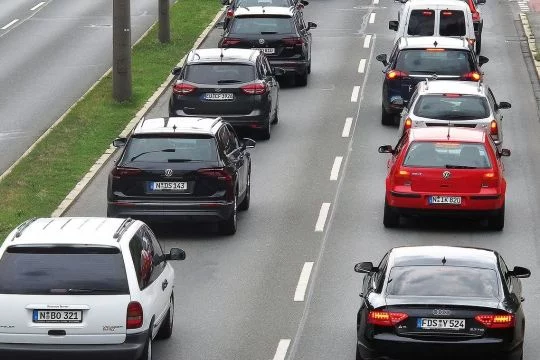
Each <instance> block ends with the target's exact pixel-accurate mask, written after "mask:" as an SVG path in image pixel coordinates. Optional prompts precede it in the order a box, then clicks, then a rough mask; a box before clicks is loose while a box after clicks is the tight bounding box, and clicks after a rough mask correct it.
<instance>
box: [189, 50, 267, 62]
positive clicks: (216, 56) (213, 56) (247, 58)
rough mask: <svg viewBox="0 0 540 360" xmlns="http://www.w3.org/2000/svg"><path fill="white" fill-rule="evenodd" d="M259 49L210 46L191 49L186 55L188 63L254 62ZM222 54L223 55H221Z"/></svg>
mask: <svg viewBox="0 0 540 360" xmlns="http://www.w3.org/2000/svg"><path fill="white" fill-rule="evenodd" d="M259 54H260V50H255V49H238V48H212V49H196V50H192V51H191V52H190V53H189V55H188V57H187V63H188V64H196V63H209V62H228V63H231V62H233V63H234V62H236V63H237V62H241V63H255V62H256V60H257V56H258V55H259ZM222 55H223V57H222Z"/></svg>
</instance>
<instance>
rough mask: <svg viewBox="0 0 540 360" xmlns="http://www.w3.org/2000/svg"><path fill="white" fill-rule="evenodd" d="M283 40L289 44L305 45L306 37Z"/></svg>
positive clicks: (282, 40)
mask: <svg viewBox="0 0 540 360" xmlns="http://www.w3.org/2000/svg"><path fill="white" fill-rule="evenodd" d="M281 42H282V43H284V44H285V45H287V46H302V45H304V39H302V38H300V37H290V38H283V39H281Z"/></svg>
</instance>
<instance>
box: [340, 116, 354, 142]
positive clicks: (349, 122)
mask: <svg viewBox="0 0 540 360" xmlns="http://www.w3.org/2000/svg"><path fill="white" fill-rule="evenodd" d="M351 125H352V117H348V118H346V119H345V126H344V127H343V132H342V133H341V137H349V133H350V132H351Z"/></svg>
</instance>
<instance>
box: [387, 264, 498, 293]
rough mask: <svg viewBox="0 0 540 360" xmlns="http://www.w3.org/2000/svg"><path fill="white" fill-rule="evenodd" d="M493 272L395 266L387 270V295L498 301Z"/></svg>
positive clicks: (449, 267) (486, 270) (451, 267)
mask: <svg viewBox="0 0 540 360" xmlns="http://www.w3.org/2000/svg"><path fill="white" fill-rule="evenodd" d="M498 284H499V282H498V280H497V274H496V273H495V271H494V270H492V269H484V268H471V267H458V266H438V265H436V266H398V267H394V268H392V270H390V274H389V276H388V286H387V288H386V293H387V295H399V296H451V297H480V298H498V297H499V286H498Z"/></svg>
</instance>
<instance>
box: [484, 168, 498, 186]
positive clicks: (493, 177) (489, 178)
mask: <svg viewBox="0 0 540 360" xmlns="http://www.w3.org/2000/svg"><path fill="white" fill-rule="evenodd" d="M498 186H499V178H498V176H497V174H496V173H494V172H488V173H485V174H484V176H483V177H482V187H483V188H490V187H498Z"/></svg>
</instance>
